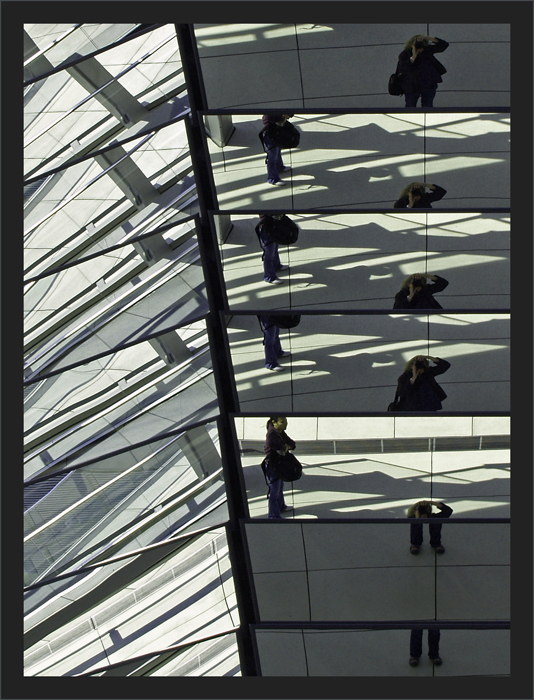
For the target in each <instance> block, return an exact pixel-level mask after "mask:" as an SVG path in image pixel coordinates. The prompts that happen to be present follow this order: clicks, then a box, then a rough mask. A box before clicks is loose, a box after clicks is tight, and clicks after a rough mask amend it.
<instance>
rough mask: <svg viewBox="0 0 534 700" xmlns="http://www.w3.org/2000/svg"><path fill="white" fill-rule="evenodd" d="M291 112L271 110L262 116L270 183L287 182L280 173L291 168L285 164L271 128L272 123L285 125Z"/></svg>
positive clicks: (282, 184) (281, 184)
mask: <svg viewBox="0 0 534 700" xmlns="http://www.w3.org/2000/svg"><path fill="white" fill-rule="evenodd" d="M289 116H290V115H289V114H282V113H281V112H270V113H269V114H264V115H263V116H262V118H261V119H262V122H263V146H264V148H265V150H266V151H267V159H266V163H267V182H268V183H269V184H270V185H278V186H284V185H285V184H286V183H285V182H284V181H283V180H281V179H280V173H281V172H285V171H286V170H291V168H290V166H289V165H284V164H283V162H282V151H281V150H280V148H279V147H278V146H275V145H274V143H273V141H272V139H271V138H270V136H269V129H270V126H271V125H272V124H278V126H283V125H284V124H285V122H286V120H287V119H289Z"/></svg>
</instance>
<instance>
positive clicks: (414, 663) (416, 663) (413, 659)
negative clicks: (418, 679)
mask: <svg viewBox="0 0 534 700" xmlns="http://www.w3.org/2000/svg"><path fill="white" fill-rule="evenodd" d="M409 663H410V666H419V659H418V658H417V656H412V657H410V661H409Z"/></svg>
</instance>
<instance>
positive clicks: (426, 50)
mask: <svg viewBox="0 0 534 700" xmlns="http://www.w3.org/2000/svg"><path fill="white" fill-rule="evenodd" d="M448 45H449V44H448V43H447V42H446V41H444V40H443V39H437V38H436V37H434V36H423V35H422V34H416V35H415V36H412V37H410V39H408V41H407V42H406V43H405V44H404V50H403V51H402V52H401V53H400V54H399V73H400V74H401V87H402V91H403V92H404V98H405V103H406V107H417V101H418V99H419V97H420V98H421V107H432V106H433V102H434V97H435V95H436V90H437V89H438V83H442V82H443V81H442V79H441V76H442V75H443V73H445V68H444V67H443V66H442V65H441V63H440V62H439V61H438V60H437V59H436V58H435V57H434V54H435V53H441V52H442V51H445V49H446V48H447V47H448Z"/></svg>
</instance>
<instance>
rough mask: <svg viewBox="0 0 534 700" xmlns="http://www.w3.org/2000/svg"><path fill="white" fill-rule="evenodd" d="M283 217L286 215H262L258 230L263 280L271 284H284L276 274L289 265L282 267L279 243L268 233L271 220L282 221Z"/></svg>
mask: <svg viewBox="0 0 534 700" xmlns="http://www.w3.org/2000/svg"><path fill="white" fill-rule="evenodd" d="M283 217H284V214H273V215H272V216H270V215H269V214H260V223H259V224H258V226H257V228H256V230H257V233H258V238H259V241H260V245H261V247H262V248H263V256H262V260H263V279H264V281H265V282H268V283H269V284H282V280H281V279H279V278H278V276H277V274H276V273H277V272H278V271H279V270H285V269H286V267H287V265H282V263H281V262H280V256H279V254H278V243H276V242H275V241H273V239H272V238H271V237H270V236H269V234H268V233H267V226H266V224H267V223H268V222H269V220H272V219H277V220H281V219H282V218H283Z"/></svg>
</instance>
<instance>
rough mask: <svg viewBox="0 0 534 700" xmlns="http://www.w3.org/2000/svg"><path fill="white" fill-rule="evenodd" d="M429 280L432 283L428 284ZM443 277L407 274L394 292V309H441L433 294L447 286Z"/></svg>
mask: <svg viewBox="0 0 534 700" xmlns="http://www.w3.org/2000/svg"><path fill="white" fill-rule="evenodd" d="M427 279H428V280H431V281H432V282H433V284H428V282H427ZM448 284H449V283H448V282H447V280H446V279H445V278H444V277H440V276H439V275H426V274H425V273H421V274H418V273H416V274H414V275H409V276H408V277H406V279H405V280H404V282H403V283H402V285H401V288H400V291H399V292H397V293H396V294H395V304H394V305H393V308H394V309H442V308H443V307H442V306H441V304H440V303H439V302H437V301H436V300H435V299H434V297H433V294H437V292H442V291H443V290H444V289H445V287H447V286H448Z"/></svg>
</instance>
